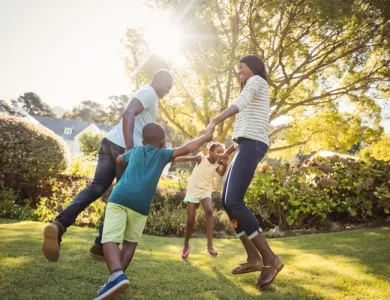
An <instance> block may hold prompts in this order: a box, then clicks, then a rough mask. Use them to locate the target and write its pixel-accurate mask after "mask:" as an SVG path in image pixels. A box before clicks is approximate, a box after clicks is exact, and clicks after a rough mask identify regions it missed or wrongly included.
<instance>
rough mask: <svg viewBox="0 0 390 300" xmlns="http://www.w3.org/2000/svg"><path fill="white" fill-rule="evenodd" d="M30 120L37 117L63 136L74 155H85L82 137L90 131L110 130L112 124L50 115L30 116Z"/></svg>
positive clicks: (41, 122) (43, 123)
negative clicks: (81, 147) (82, 150)
mask: <svg viewBox="0 0 390 300" xmlns="http://www.w3.org/2000/svg"><path fill="white" fill-rule="evenodd" d="M28 117H29V120H30V121H31V119H35V120H36V121H38V122H39V123H40V124H41V125H43V126H45V127H46V128H48V129H50V130H52V131H53V132H54V133H55V134H56V135H58V136H59V137H61V138H62V139H63V140H64V142H65V143H66V145H67V146H68V148H69V152H70V154H71V155H72V156H77V155H83V153H82V152H81V150H80V137H81V136H82V135H83V134H85V133H87V132H89V133H95V134H96V133H100V132H108V131H110V130H111V128H112V127H113V126H112V125H107V124H102V123H90V122H83V121H77V120H63V119H54V118H50V117H41V116H28Z"/></svg>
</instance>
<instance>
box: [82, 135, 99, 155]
mask: <svg viewBox="0 0 390 300" xmlns="http://www.w3.org/2000/svg"><path fill="white" fill-rule="evenodd" d="M104 136H105V133H102V132H100V133H92V132H87V133H84V134H83V135H82V136H80V148H81V151H82V152H83V153H84V154H86V155H96V153H98V151H99V147H100V143H101V142H102V140H103V138H104Z"/></svg>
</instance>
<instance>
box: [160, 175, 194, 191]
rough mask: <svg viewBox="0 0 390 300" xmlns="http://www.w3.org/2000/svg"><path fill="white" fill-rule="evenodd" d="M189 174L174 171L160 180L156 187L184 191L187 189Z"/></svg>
mask: <svg viewBox="0 0 390 300" xmlns="http://www.w3.org/2000/svg"><path fill="white" fill-rule="evenodd" d="M189 176H190V173H189V172H188V171H175V172H172V173H171V174H170V175H169V177H163V178H161V179H160V181H159V183H158V186H159V187H160V188H163V189H176V190H181V191H184V190H185V189H186V188H187V183H188V178H189Z"/></svg>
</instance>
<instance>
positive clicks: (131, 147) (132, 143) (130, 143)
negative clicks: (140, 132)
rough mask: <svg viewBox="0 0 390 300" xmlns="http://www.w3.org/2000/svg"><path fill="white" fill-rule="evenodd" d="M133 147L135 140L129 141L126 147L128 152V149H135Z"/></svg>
mask: <svg viewBox="0 0 390 300" xmlns="http://www.w3.org/2000/svg"><path fill="white" fill-rule="evenodd" d="M133 148H134V142H133V141H131V142H129V145H128V146H127V147H126V152H127V151H130V150H131V149H133Z"/></svg>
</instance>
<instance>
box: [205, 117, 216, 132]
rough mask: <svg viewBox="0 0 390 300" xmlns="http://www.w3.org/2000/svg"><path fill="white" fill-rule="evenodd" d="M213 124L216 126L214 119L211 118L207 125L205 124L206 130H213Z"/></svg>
mask: <svg viewBox="0 0 390 300" xmlns="http://www.w3.org/2000/svg"><path fill="white" fill-rule="evenodd" d="M215 126H217V123H216V122H215V121H214V119H213V120H211V121H210V123H209V125H208V126H207V128H206V131H207V130H212V131H214V130H215Z"/></svg>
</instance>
